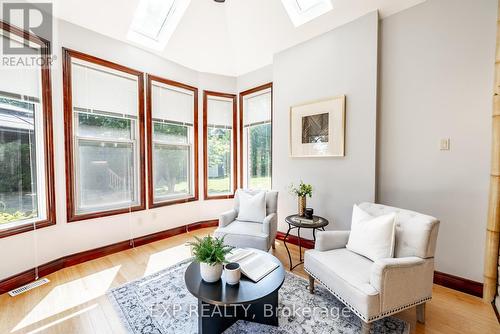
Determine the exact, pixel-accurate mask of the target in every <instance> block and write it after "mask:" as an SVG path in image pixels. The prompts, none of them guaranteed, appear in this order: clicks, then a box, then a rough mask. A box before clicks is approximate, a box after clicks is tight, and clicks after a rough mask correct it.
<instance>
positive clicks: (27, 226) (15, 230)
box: [0, 219, 56, 238]
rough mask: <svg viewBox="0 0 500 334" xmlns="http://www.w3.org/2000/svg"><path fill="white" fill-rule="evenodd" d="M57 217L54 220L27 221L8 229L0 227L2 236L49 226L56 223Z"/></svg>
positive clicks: (0, 235) (0, 236)
mask: <svg viewBox="0 0 500 334" xmlns="http://www.w3.org/2000/svg"><path fill="white" fill-rule="evenodd" d="M55 224H56V222H55V219H54V220H50V219H49V220H41V221H38V222H36V223H33V222H31V223H29V222H25V223H23V224H19V225H17V226H13V227H9V228H6V229H0V238H6V237H10V236H13V235H16V234H20V233H24V232H30V231H33V230H35V229H40V228H44V227H48V226H52V225H55Z"/></svg>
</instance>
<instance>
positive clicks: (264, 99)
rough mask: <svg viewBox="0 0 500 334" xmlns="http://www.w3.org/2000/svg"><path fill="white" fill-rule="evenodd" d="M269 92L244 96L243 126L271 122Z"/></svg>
mask: <svg viewBox="0 0 500 334" xmlns="http://www.w3.org/2000/svg"><path fill="white" fill-rule="evenodd" d="M271 103H272V102H271V90H268V91H265V92H262V91H260V92H258V93H256V94H254V95H249V96H245V98H244V100H243V125H248V124H255V123H259V122H269V121H271Z"/></svg>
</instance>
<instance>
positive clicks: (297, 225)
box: [283, 214, 329, 271]
mask: <svg viewBox="0 0 500 334" xmlns="http://www.w3.org/2000/svg"><path fill="white" fill-rule="evenodd" d="M299 219H304V218H303V217H300V216H299V215H297V214H295V215H291V216H288V217H286V218H285V222H286V223H287V224H288V231H287V232H286V235H285V238H283V244H284V245H285V248H286V251H287V253H288V260H289V261H290V271H292V270H293V269H295V268H296V267H297V266H298V265H301V264H302V263H304V259H303V256H302V245H301V242H300V229H301V228H308V229H312V231H313V239H314V242H316V230H317V229H321V230H323V231H324V230H325V226H327V225H328V224H329V222H328V220H327V219H325V218H323V217H320V216H313V221H312V223H309V222H304V221H300V220H299ZM293 229H297V236H298V238H299V263H297V264H295V265H293V263H292V256H291V255H290V250H289V249H288V246H287V245H286V239H287V238H288V236H289V235H290V231H291V230H293Z"/></svg>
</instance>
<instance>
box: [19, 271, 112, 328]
mask: <svg viewBox="0 0 500 334" xmlns="http://www.w3.org/2000/svg"><path fill="white" fill-rule="evenodd" d="M120 267H121V266H115V267H112V268H109V269H106V270H103V271H99V272H97V273H94V274H92V275H88V276H85V277H82V278H80V279H77V280H74V281H71V282H68V283H64V284H61V285H58V286H56V287H55V288H54V289H52V290H51V291H50V292H49V293H48V294H47V296H45V297H44V298H43V299H42V300H41V301H40V302H39V303H38V304H37V305H36V306H35V307H34V308H33V310H31V312H30V313H29V314H28V315H27V316H25V317H24V318H23V320H21V322H19V323H18V324H17V325H16V327H14V329H13V330H12V331H11V333H12V332H15V331H17V330H20V329H22V328H24V327H26V326H29V325H31V324H34V323H36V322H38V321H41V320H43V319H46V318H49V317H51V316H54V315H56V314H58V313H61V312H64V311H66V310H68V309H70V308H73V307H75V306H78V305H81V304H83V303H86V302H88V301H90V300H92V299H94V298H97V297H99V296H102V295H104V294H105V293H106V291H107V290H108V289H109V287H110V286H111V283H113V280H114V279H115V276H116V274H117V273H118V271H119V270H120Z"/></svg>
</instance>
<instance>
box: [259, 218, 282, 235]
mask: <svg viewBox="0 0 500 334" xmlns="http://www.w3.org/2000/svg"><path fill="white" fill-rule="evenodd" d="M277 231H278V219H277V216H276V213H271V214H270V215H267V216H266V218H264V221H263V222H262V232H263V233H265V234H267V235H269V236H271V238H272V237H274V236H275V235H276V233H277Z"/></svg>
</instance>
